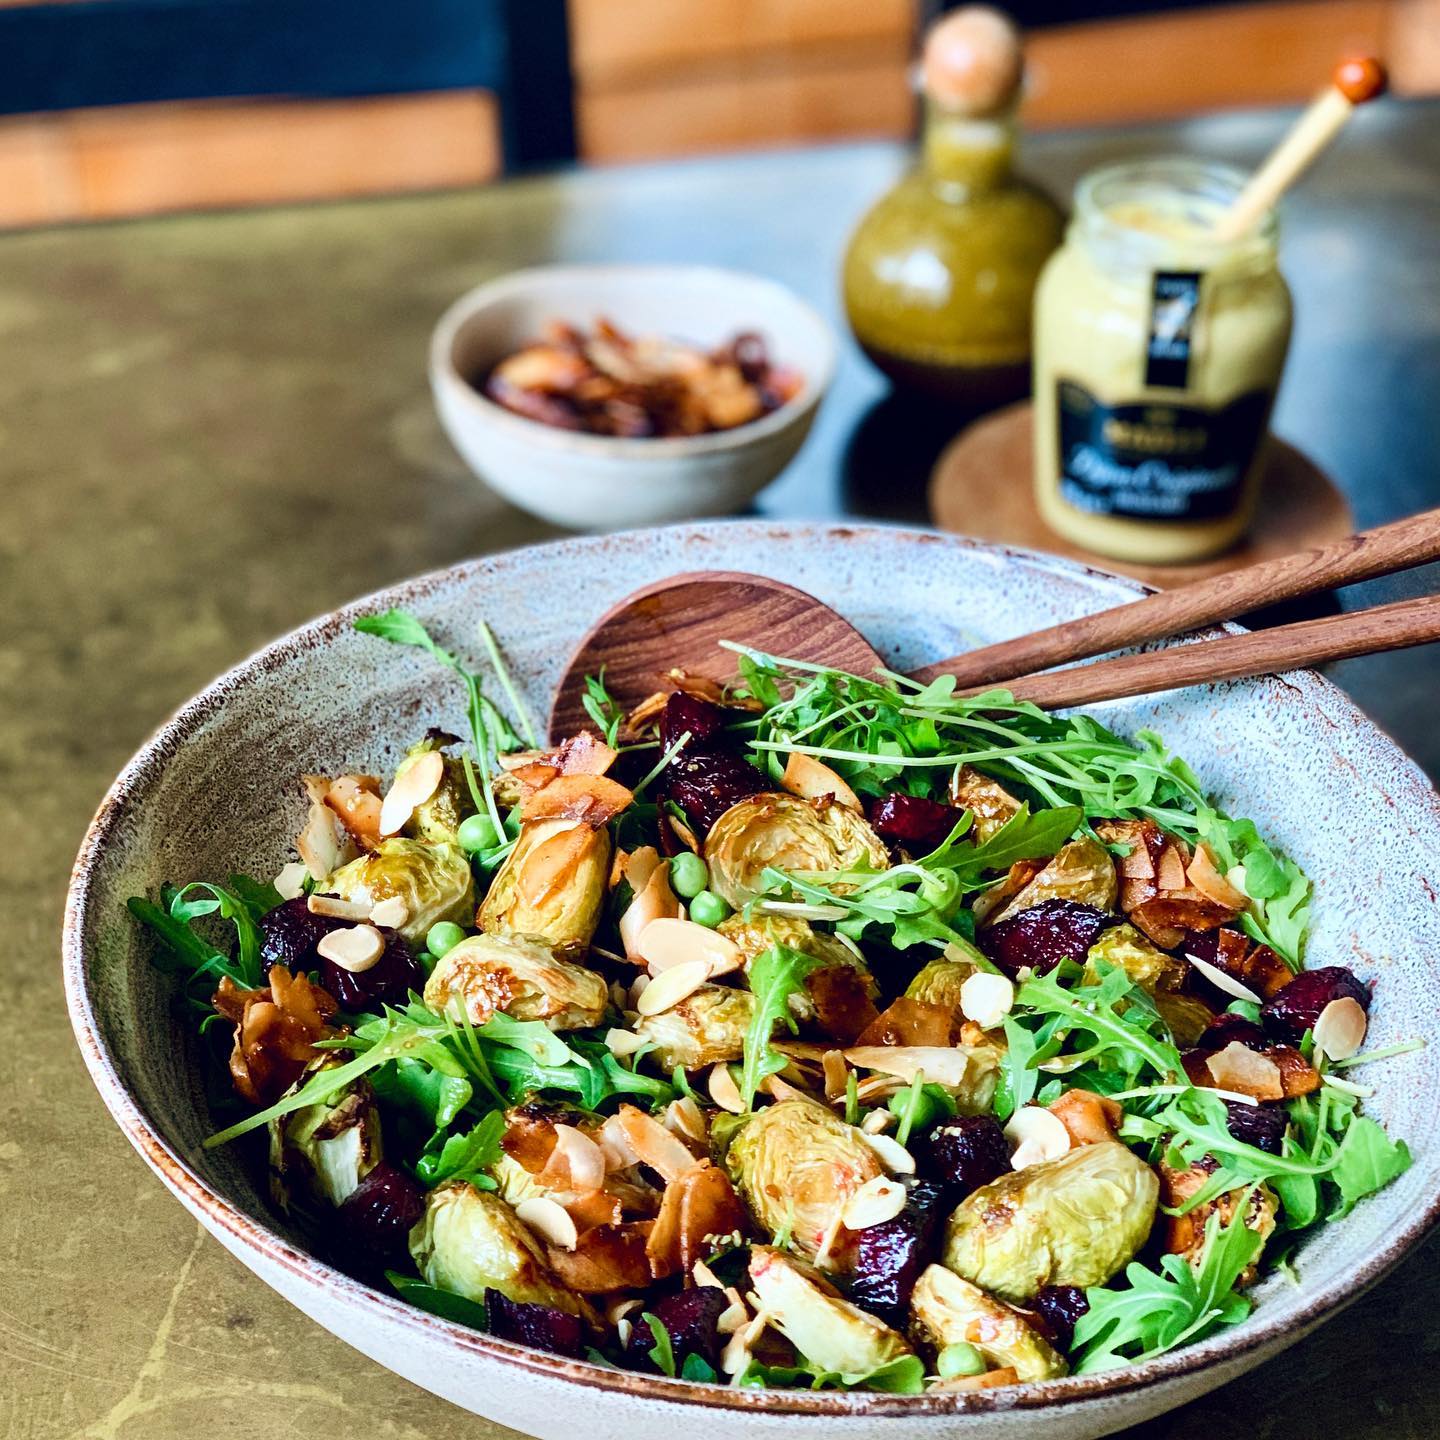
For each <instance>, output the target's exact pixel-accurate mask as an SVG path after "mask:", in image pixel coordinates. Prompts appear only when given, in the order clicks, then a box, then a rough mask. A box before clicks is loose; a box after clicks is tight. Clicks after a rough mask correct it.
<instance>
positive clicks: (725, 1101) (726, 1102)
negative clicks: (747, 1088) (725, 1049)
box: [705, 1061, 745, 1115]
mask: <svg viewBox="0 0 1440 1440" xmlns="http://www.w3.org/2000/svg"><path fill="white" fill-rule="evenodd" d="M705 1088H706V1089H707V1090H708V1091H709V1092H710V1098H711V1099H712V1100H713V1101H714V1102H715V1103H716V1104H717V1105H718V1106H719V1107H720V1108H721V1109H722V1110H728V1111H729V1112H730V1114H732V1115H743V1114H744V1113H745V1101H744V1100H743V1099H741V1097H740V1087H739V1086H738V1085H737V1084H736V1083H735V1077H734V1076H733V1075H732V1074H731V1073H730V1067H729V1066H728V1065H726V1064H725V1063H724V1062H723V1061H721V1062H720V1063H719V1064H716V1065H712V1066H711V1067H710V1078H709V1079H708V1080H707V1081H706V1084H705Z"/></svg>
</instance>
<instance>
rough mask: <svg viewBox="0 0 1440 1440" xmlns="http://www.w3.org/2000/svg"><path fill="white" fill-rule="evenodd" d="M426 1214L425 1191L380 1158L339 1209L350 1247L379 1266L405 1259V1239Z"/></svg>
mask: <svg viewBox="0 0 1440 1440" xmlns="http://www.w3.org/2000/svg"><path fill="white" fill-rule="evenodd" d="M424 1214H425V1192H424V1191H423V1190H422V1189H421V1188H420V1186H419V1185H417V1184H416V1183H415V1181H414V1180H412V1179H411V1178H410V1177H409V1176H408V1175H407V1174H406V1173H405V1172H404V1171H403V1170H400V1169H398V1168H397V1167H396V1166H394V1165H392V1164H390V1162H389V1161H388V1160H381V1161H380V1162H379V1163H378V1164H377V1165H376V1166H375V1167H374V1168H373V1169H372V1170H371V1171H370V1173H369V1174H368V1175H366V1176H365V1178H364V1179H363V1180H361V1182H360V1183H359V1184H358V1185H357V1186H356V1187H355V1188H354V1190H352V1191H351V1192H350V1194H349V1195H348V1196H347V1197H346V1199H345V1202H344V1204H342V1205H341V1206H340V1209H339V1211H338V1215H339V1219H340V1229H341V1233H342V1234H343V1235H344V1237H345V1240H346V1243H347V1244H348V1245H349V1247H350V1248H351V1249H352V1250H353V1251H354V1252H355V1253H356V1254H357V1255H359V1256H360V1257H362V1258H363V1259H364V1260H365V1261H366V1262H368V1263H373V1264H376V1265H385V1264H393V1263H395V1262H397V1261H401V1260H404V1259H405V1258H406V1257H407V1256H408V1254H409V1251H408V1249H407V1247H406V1241H407V1239H408V1237H409V1234H410V1232H411V1230H413V1229H414V1228H415V1226H416V1225H417V1224H419V1222H420V1219H421V1217H422V1216H423V1215H424Z"/></svg>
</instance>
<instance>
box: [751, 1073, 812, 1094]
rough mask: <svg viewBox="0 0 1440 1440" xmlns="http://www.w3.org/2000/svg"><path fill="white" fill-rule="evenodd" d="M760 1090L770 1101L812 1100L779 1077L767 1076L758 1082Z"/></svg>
mask: <svg viewBox="0 0 1440 1440" xmlns="http://www.w3.org/2000/svg"><path fill="white" fill-rule="evenodd" d="M760 1088H761V1089H762V1090H763V1091H764V1092H765V1093H766V1094H767V1095H768V1096H769V1097H770V1098H771V1099H772V1100H810V1099H812V1098H813V1097H812V1096H810V1095H807V1094H806V1093H805V1092H804V1091H803V1090H801V1089H800V1088H799V1087H798V1086H795V1085H792V1084H791V1083H790V1082H789V1081H788V1080H783V1079H781V1077H780V1076H779V1075H767V1076H766V1077H765V1078H764V1079H763V1080H762V1081H761V1082H760Z"/></svg>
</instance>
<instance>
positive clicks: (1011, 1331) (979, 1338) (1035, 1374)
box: [910, 1265, 1070, 1380]
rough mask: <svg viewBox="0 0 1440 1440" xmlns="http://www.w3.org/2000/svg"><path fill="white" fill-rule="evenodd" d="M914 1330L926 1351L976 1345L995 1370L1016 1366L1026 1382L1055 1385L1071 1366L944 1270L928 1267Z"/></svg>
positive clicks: (1020, 1321) (914, 1301) (915, 1297)
mask: <svg viewBox="0 0 1440 1440" xmlns="http://www.w3.org/2000/svg"><path fill="white" fill-rule="evenodd" d="M910 1318H911V1331H912V1334H913V1335H914V1337H915V1338H916V1340H918V1341H919V1342H920V1344H921V1346H922V1347H923V1348H925V1349H926V1350H929V1351H931V1352H933V1353H938V1352H939V1351H941V1350H943V1349H944V1348H945V1347H946V1346H947V1345H959V1344H965V1345H973V1346H974V1347H975V1348H976V1349H977V1350H978V1351H979V1352H980V1353H981V1355H983V1356H984V1357H985V1359H986V1360H987V1361H988V1362H989V1364H990V1368H991V1369H993V1370H1000V1369H1003V1368H1004V1367H1005V1366H1007V1365H1008V1366H1010V1368H1011V1369H1013V1370H1014V1371H1015V1374H1016V1377H1017V1378H1018V1379H1020V1380H1053V1379H1055V1378H1056V1377H1057V1376H1059V1375H1064V1374H1067V1373H1068V1372H1069V1369H1070V1367H1069V1366H1068V1365H1067V1364H1066V1363H1065V1359H1064V1357H1063V1356H1062V1355H1060V1354H1059V1353H1058V1352H1057V1351H1056V1350H1055V1349H1054V1348H1053V1347H1052V1346H1051V1344H1050V1342H1049V1341H1048V1340H1046V1339H1045V1337H1044V1336H1043V1335H1041V1333H1040V1332H1039V1331H1038V1330H1036V1329H1035V1327H1034V1326H1033V1325H1030V1324H1029V1323H1027V1322H1026V1320H1025V1319H1024V1318H1023V1317H1022V1316H1020V1315H1017V1314H1016V1313H1015V1311H1013V1310H1012V1309H1011V1308H1010V1307H1009V1306H1008V1305H1003V1304H1001V1302H1000V1301H998V1300H996V1299H995V1298H994V1297H993V1296H990V1295H987V1294H986V1293H985V1292H984V1291H983V1290H982V1289H980V1287H979V1286H978V1285H972V1284H971V1283H970V1282H969V1281H968V1280H962V1279H961V1278H960V1277H959V1276H958V1275H957V1274H956V1273H955V1272H954V1271H953V1270H947V1269H946V1268H945V1267H944V1266H943V1265H928V1266H926V1268H925V1270H924V1271H923V1272H922V1273H921V1276H920V1278H919V1280H917V1281H916V1282H915V1291H914V1294H912V1295H911V1297H910Z"/></svg>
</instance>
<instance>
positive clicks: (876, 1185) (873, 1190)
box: [840, 1175, 905, 1230]
mask: <svg viewBox="0 0 1440 1440" xmlns="http://www.w3.org/2000/svg"><path fill="white" fill-rule="evenodd" d="M904 1208H905V1187H904V1186H903V1185H901V1184H900V1183H899V1182H898V1181H895V1180H887V1179H886V1178H885V1177H884V1176H883V1175H876V1176H875V1177H874V1179H872V1180H867V1181H866V1182H865V1183H864V1184H863V1185H862V1186H861V1187H860V1188H859V1189H858V1190H857V1191H856V1192H855V1193H854V1194H853V1195H852V1196H851V1197H850V1198H849V1199H848V1200H847V1201H846V1202H845V1208H844V1210H842V1211H841V1212H840V1218H841V1219H842V1220H844V1222H845V1228H846V1229H847V1230H868V1229H869V1228H870V1227H871V1226H872V1225H883V1224H884V1223H885V1222H886V1221H887V1220H893V1219H894V1218H895V1217H896V1216H897V1215H898V1214H899V1213H900V1212H901V1211H902V1210H903V1209H904Z"/></svg>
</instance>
